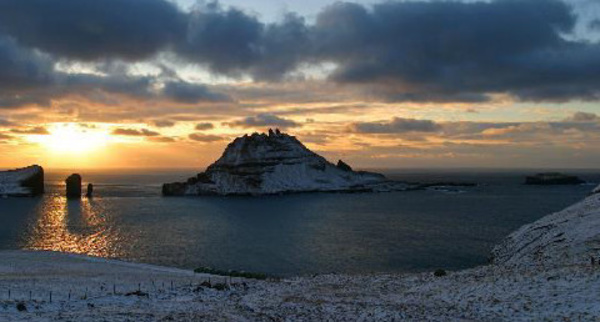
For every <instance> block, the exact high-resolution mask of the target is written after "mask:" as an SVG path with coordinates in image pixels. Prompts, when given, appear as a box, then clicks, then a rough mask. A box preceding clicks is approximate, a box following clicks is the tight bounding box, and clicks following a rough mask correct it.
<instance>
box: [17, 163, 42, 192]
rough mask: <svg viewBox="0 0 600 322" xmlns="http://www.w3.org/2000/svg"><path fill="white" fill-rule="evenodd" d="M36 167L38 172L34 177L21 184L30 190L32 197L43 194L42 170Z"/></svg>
mask: <svg viewBox="0 0 600 322" xmlns="http://www.w3.org/2000/svg"><path fill="white" fill-rule="evenodd" d="M34 167H35V166H34ZM36 167H38V168H39V170H38V171H37V172H36V173H35V174H34V175H32V176H31V177H29V178H28V179H25V180H24V181H23V182H21V186H23V187H27V188H29V189H30V191H31V195H32V196H37V195H41V194H43V193H44V168H42V167H40V166H36Z"/></svg>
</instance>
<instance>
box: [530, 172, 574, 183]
mask: <svg viewBox="0 0 600 322" xmlns="http://www.w3.org/2000/svg"><path fill="white" fill-rule="evenodd" d="M582 183H585V181H583V180H581V179H579V178H578V177H576V176H571V175H566V174H562V173H558V172H546V173H538V174H536V175H534V176H528V177H526V178H525V184H527V185H576V184H582Z"/></svg>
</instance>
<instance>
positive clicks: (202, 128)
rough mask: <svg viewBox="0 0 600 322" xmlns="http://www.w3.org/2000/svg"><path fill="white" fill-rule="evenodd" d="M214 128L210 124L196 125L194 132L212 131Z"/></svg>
mask: <svg viewBox="0 0 600 322" xmlns="http://www.w3.org/2000/svg"><path fill="white" fill-rule="evenodd" d="M214 127H215V126H214V125H213V124H212V123H208V122H207V123H198V124H196V130H197V131H206V130H211V129H213V128H214Z"/></svg>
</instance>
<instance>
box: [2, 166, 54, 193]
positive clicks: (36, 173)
mask: <svg viewBox="0 0 600 322" xmlns="http://www.w3.org/2000/svg"><path fill="white" fill-rule="evenodd" d="M42 193H44V169H43V168H42V167H40V166H39V165H32V166H28V167H25V168H20V169H15V170H9V171H0V196H8V197H22V196H35V195H39V194H42Z"/></svg>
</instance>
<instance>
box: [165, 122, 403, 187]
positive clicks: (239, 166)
mask: <svg viewBox="0 0 600 322" xmlns="http://www.w3.org/2000/svg"><path fill="white" fill-rule="evenodd" d="M409 187H410V185H407V184H404V183H400V182H393V181H390V180H388V179H386V177H385V176H384V175H382V174H378V173H373V172H366V171H354V170H353V169H352V168H351V167H350V166H349V165H348V164H346V163H345V162H343V161H341V160H340V161H338V163H337V164H333V163H331V162H329V161H327V160H326V159H325V158H323V157H322V156H320V155H318V154H316V153H314V152H313V151H311V150H309V149H308V148H306V147H305V146H304V145H303V144H302V143H301V142H300V141H299V140H298V139H296V137H294V136H291V135H288V134H285V133H281V132H280V131H279V130H275V131H273V130H269V133H268V134H265V133H262V134H259V133H254V134H252V135H244V136H242V137H238V138H236V139H235V140H233V142H231V143H230V144H229V145H228V146H227V148H226V149H225V152H223V155H222V156H221V157H220V158H219V159H218V160H217V161H216V162H214V163H213V164H211V165H210V166H209V167H208V168H207V169H206V171H205V172H202V173H199V174H198V175H197V176H195V177H192V178H190V179H188V180H187V182H175V183H166V184H164V185H163V187H162V193H163V195H165V196H185V195H187V196H193V195H266V194H278V193H288V192H313V191H326V192H333V191H340V192H357V191H390V190H406V189H408V188H409Z"/></svg>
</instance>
